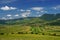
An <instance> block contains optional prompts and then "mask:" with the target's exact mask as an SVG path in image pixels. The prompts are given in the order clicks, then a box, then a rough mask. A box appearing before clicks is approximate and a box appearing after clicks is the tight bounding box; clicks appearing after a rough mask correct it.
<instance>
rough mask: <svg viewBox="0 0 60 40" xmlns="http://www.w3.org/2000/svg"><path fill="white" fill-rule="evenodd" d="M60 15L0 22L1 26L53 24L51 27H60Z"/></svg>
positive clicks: (45, 15)
mask: <svg viewBox="0 0 60 40" xmlns="http://www.w3.org/2000/svg"><path fill="white" fill-rule="evenodd" d="M59 21H60V14H44V15H42V16H41V17H26V18H19V19H10V20H0V24H5V25H6V24H8V25H15V24H26V25H28V24H44V23H46V24H51V25H54V24H55V23H56V24H55V25H60V23H59Z"/></svg>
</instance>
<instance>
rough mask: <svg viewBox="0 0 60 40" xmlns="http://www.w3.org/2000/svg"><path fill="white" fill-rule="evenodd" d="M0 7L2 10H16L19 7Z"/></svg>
mask: <svg viewBox="0 0 60 40" xmlns="http://www.w3.org/2000/svg"><path fill="white" fill-rule="evenodd" d="M0 9H1V10H15V9H17V8H15V7H9V6H5V7H1V8H0Z"/></svg>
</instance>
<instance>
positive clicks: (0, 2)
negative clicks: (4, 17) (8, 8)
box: [0, 0, 17, 4]
mask: <svg viewBox="0 0 60 40" xmlns="http://www.w3.org/2000/svg"><path fill="white" fill-rule="evenodd" d="M14 1H17V0H0V4H2V3H11V2H14Z"/></svg>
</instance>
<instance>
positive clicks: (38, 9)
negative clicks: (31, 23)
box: [31, 7, 44, 11]
mask: <svg viewBox="0 0 60 40" xmlns="http://www.w3.org/2000/svg"><path fill="white" fill-rule="evenodd" d="M31 9H32V10H36V11H41V10H43V9H44V8H43V7H33V8H31Z"/></svg>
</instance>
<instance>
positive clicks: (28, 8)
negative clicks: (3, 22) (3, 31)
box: [0, 0, 60, 19]
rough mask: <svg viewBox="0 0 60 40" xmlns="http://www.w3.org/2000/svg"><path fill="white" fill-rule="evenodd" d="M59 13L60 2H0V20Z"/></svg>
mask: <svg viewBox="0 0 60 40" xmlns="http://www.w3.org/2000/svg"><path fill="white" fill-rule="evenodd" d="M45 13H47V14H57V13H60V0H0V19H14V18H22V17H40V16H42V15H43V14H45Z"/></svg>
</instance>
